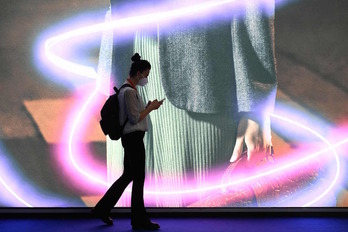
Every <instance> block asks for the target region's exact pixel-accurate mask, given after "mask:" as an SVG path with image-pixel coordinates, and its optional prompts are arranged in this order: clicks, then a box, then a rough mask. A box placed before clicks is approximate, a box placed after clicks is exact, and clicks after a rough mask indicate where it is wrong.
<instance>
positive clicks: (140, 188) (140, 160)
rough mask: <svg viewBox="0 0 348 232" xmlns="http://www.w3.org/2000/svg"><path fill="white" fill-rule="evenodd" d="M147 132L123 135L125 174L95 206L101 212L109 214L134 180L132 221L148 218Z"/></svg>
mask: <svg viewBox="0 0 348 232" xmlns="http://www.w3.org/2000/svg"><path fill="white" fill-rule="evenodd" d="M144 135H145V132H142V131H137V132H132V133H129V134H126V135H123V136H122V138H121V140H122V146H123V148H124V164H123V165H124V169H123V174H122V175H121V176H120V178H118V179H117V180H116V181H115V182H114V183H113V185H112V186H111V187H110V188H109V189H108V191H107V192H106V193H105V195H104V196H103V197H102V199H100V201H99V202H98V204H97V205H96V206H95V209H96V211H98V212H99V213H100V214H105V215H108V214H109V213H110V211H111V209H112V208H113V207H114V206H115V205H116V203H117V201H118V200H119V199H120V197H121V195H122V193H123V192H124V190H125V189H126V187H127V186H128V185H129V183H130V182H132V181H133V187H132V197H131V221H132V223H137V222H139V221H143V220H147V216H146V210H145V206H144V181H145V147H144V142H143V138H144Z"/></svg>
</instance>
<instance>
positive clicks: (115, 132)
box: [99, 84, 131, 140]
mask: <svg viewBox="0 0 348 232" xmlns="http://www.w3.org/2000/svg"><path fill="white" fill-rule="evenodd" d="M124 87H131V86H130V85H129V84H124V85H122V86H121V88H120V89H117V87H116V86H115V87H114V90H115V92H116V93H115V94H113V95H111V96H110V97H109V98H108V99H107V100H106V102H105V103H104V105H103V107H102V109H101V111H100V115H101V120H100V122H99V123H100V127H101V129H102V131H103V133H104V134H105V135H109V138H110V139H112V140H118V139H119V138H121V136H122V133H123V129H124V127H125V126H126V123H127V121H128V117H127V118H126V120H125V122H124V123H123V124H122V125H120V116H119V111H120V106H119V104H118V94H119V93H120V90H121V89H122V88H124Z"/></svg>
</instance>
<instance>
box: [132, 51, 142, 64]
mask: <svg viewBox="0 0 348 232" xmlns="http://www.w3.org/2000/svg"><path fill="white" fill-rule="evenodd" d="M140 58H141V57H140V55H139V53H135V54H134V55H133V56H132V61H133V62H136V61H139V60H140Z"/></svg>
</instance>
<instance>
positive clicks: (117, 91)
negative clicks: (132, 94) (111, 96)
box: [114, 83, 133, 94]
mask: <svg viewBox="0 0 348 232" xmlns="http://www.w3.org/2000/svg"><path fill="white" fill-rule="evenodd" d="M125 87H131V88H133V87H132V86H131V85H130V84H127V83H126V84H123V85H122V86H121V87H120V88H119V89H118V88H117V87H116V86H114V90H115V92H116V93H117V94H118V93H119V92H120V90H121V89H122V88H125Z"/></svg>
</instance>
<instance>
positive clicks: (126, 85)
mask: <svg viewBox="0 0 348 232" xmlns="http://www.w3.org/2000/svg"><path fill="white" fill-rule="evenodd" d="M125 87H130V88H133V87H132V86H131V85H130V84H127V83H126V84H123V85H122V86H121V87H120V88H119V89H117V87H116V86H114V90H115V92H116V95H117V96H118V94H119V93H120V91H121V89H122V88H125ZM127 122H128V115H127V117H126V120H125V121H124V123H123V124H122V131H123V129H124V127H125V126H126V124H127Z"/></svg>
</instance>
